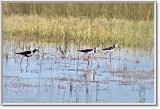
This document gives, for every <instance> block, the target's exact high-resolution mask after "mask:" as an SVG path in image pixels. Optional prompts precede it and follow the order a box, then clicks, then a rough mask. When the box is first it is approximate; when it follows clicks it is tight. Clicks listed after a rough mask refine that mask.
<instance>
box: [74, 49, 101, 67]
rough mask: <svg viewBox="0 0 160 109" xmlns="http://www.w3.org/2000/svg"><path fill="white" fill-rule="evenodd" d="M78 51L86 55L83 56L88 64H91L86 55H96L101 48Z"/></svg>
mask: <svg viewBox="0 0 160 109" xmlns="http://www.w3.org/2000/svg"><path fill="white" fill-rule="evenodd" d="M77 51H80V52H83V53H85V54H84V55H83V57H84V58H85V59H86V60H87V61H88V64H89V59H87V58H86V57H85V55H86V54H88V55H91V54H95V53H96V52H97V51H99V48H98V47H96V48H93V49H85V50H77Z"/></svg>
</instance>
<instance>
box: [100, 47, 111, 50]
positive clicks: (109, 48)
mask: <svg viewBox="0 0 160 109" xmlns="http://www.w3.org/2000/svg"><path fill="white" fill-rule="evenodd" d="M111 49H113V47H108V48H104V49H102V50H111Z"/></svg>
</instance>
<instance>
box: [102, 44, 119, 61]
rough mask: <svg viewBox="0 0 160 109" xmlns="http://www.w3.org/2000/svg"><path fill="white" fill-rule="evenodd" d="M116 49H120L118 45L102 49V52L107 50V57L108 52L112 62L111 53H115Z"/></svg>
mask: <svg viewBox="0 0 160 109" xmlns="http://www.w3.org/2000/svg"><path fill="white" fill-rule="evenodd" d="M116 47H118V45H117V44H115V45H113V47H108V48H104V49H102V50H105V51H106V53H105V55H106V54H107V53H108V52H109V53H110V60H111V53H112V52H113V51H114V49H115V48H116Z"/></svg>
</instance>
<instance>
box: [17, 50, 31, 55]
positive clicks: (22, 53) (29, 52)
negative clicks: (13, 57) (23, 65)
mask: <svg viewBox="0 0 160 109" xmlns="http://www.w3.org/2000/svg"><path fill="white" fill-rule="evenodd" d="M16 54H21V55H27V54H31V51H24V52H19V53H16Z"/></svg>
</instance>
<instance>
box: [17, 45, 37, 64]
mask: <svg viewBox="0 0 160 109" xmlns="http://www.w3.org/2000/svg"><path fill="white" fill-rule="evenodd" d="M36 51H39V50H38V49H37V48H35V49H34V50H32V51H24V52H19V53H16V54H20V55H23V56H26V57H27V62H28V57H30V56H32V55H33V54H34V53H35V52H36ZM22 58H23V57H22Z"/></svg>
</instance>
